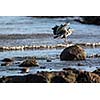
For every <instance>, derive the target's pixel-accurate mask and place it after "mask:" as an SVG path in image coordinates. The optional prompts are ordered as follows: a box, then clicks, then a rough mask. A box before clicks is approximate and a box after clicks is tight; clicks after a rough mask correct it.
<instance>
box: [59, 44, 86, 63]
mask: <svg viewBox="0 0 100 100" xmlns="http://www.w3.org/2000/svg"><path fill="white" fill-rule="evenodd" d="M85 59H86V52H85V51H84V50H83V49H82V48H81V47H80V46H78V45H74V46H70V47H67V48H65V49H64V50H63V51H62V52H61V54H60V60H65V61H67V60H85Z"/></svg>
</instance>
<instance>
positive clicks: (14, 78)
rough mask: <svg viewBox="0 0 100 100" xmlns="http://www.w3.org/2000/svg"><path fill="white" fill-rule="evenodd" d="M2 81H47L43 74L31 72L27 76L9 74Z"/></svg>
mask: <svg viewBox="0 0 100 100" xmlns="http://www.w3.org/2000/svg"><path fill="white" fill-rule="evenodd" d="M0 82H1V83H46V82H47V81H46V78H44V77H43V76H41V75H36V74H33V75H32V74H29V75H25V76H8V77H2V78H1V79H0Z"/></svg>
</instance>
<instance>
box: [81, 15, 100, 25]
mask: <svg viewBox="0 0 100 100" xmlns="http://www.w3.org/2000/svg"><path fill="white" fill-rule="evenodd" d="M82 19H83V20H81V21H80V22H81V23H83V24H95V25H100V16H82Z"/></svg>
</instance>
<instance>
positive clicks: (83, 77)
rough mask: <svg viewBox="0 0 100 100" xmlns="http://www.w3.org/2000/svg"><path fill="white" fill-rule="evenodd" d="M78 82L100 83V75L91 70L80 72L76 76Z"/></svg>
mask: <svg viewBox="0 0 100 100" xmlns="http://www.w3.org/2000/svg"><path fill="white" fill-rule="evenodd" d="M76 81H77V83H100V77H99V75H97V74H94V73H91V72H86V71H84V72H79V74H78V77H77V78H76Z"/></svg>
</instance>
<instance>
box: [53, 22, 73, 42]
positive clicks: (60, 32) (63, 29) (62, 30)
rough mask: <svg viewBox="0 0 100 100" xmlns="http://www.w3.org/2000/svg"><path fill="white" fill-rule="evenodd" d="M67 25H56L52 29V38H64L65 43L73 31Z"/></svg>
mask: <svg viewBox="0 0 100 100" xmlns="http://www.w3.org/2000/svg"><path fill="white" fill-rule="evenodd" d="M69 25H70V23H65V24H64V25H62V24H61V25H60V26H58V25H56V26H55V27H53V28H52V30H53V33H54V38H58V37H60V38H61V39H63V38H64V39H65V43H66V39H67V37H68V36H69V35H71V34H72V32H73V29H71V28H70V27H69Z"/></svg>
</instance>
